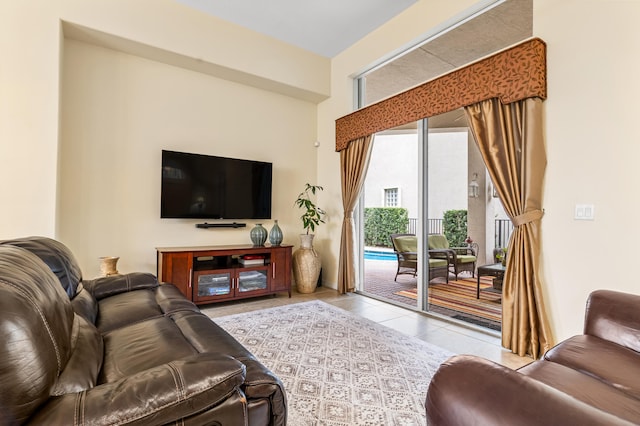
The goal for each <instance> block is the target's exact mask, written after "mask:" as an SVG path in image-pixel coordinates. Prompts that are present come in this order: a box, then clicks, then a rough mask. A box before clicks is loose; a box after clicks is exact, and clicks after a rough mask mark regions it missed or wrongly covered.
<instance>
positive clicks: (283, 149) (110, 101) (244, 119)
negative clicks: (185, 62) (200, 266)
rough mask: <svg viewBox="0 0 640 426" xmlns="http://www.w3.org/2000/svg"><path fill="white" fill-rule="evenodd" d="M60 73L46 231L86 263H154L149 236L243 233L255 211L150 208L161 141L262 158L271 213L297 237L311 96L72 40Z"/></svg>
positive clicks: (174, 241)
mask: <svg viewBox="0 0 640 426" xmlns="http://www.w3.org/2000/svg"><path fill="white" fill-rule="evenodd" d="M62 75H63V80H62V82H63V84H62V87H63V91H62V96H61V99H62V102H61V105H62V107H61V110H62V122H61V138H60V179H59V183H58V188H59V197H58V202H59V205H58V211H59V216H58V221H57V225H58V227H57V232H56V234H57V236H58V237H59V238H61V239H64V241H65V242H66V243H67V244H69V245H70V246H72V247H75V248H76V250H75V253H76V256H77V257H78V260H79V262H80V264H81V265H82V268H83V271H84V273H85V275H87V276H92V275H95V274H97V273H98V261H97V260H96V259H97V258H98V257H99V256H109V255H117V256H120V257H121V260H120V261H119V263H118V267H119V270H121V271H134V270H138V271H139V270H143V271H152V272H155V265H156V258H155V252H154V247H158V246H176V245H177V246H185V245H187V246H188V245H211V244H238V243H250V242H251V241H250V239H249V230H250V229H251V227H252V226H253V224H254V223H256V221H240V222H244V223H248V227H247V228H240V229H226V228H225V229H208V230H205V229H197V228H196V227H195V226H194V225H195V224H196V223H199V222H204V221H203V220H180V219H160V154H161V150H162V149H170V150H177V151H186V152H195V153H202V154H208V155H218V156H223V157H232V158H243V159H250V160H258V161H267V162H272V163H273V210H272V217H273V218H274V219H278V220H279V223H280V224H281V227H282V229H283V232H284V235H285V243H291V244H297V235H298V234H299V233H300V229H299V228H300V227H299V226H298V220H297V216H298V214H297V211H296V210H295V209H294V208H293V207H292V206H293V200H295V198H296V196H297V194H298V192H300V190H301V189H302V188H303V186H304V183H305V182H306V181H313V180H314V179H315V174H316V162H315V150H316V148H315V147H314V146H313V141H314V140H315V135H316V106H315V105H314V104H312V103H310V102H305V101H301V100H296V99H292V98H290V97H287V96H283V95H280V94H275V93H272V92H268V91H265V90H260V89H256V88H253V87H248V86H245V85H240V84H237V83H232V82H228V81H226V80H221V79H217V78H215V77H211V76H209V75H205V74H202V73H198V72H194V71H189V70H185V69H183V68H177V67H173V66H170V65H165V64H162V63H159V62H155V61H150V60H147V59H142V58H140V57H138V56H132V55H128V54H124V53H121V52H117V51H113V50H110V49H105V48H102V47H97V46H95V45H92V44H87V43H83V42H78V41H74V40H66V41H65V47H64V61H63V71H62ZM305 141H306V142H307V143H303V142H305ZM257 222H260V223H264V225H265V227H266V228H267V229H270V228H271V226H272V224H273V221H272V220H267V221H257Z"/></svg>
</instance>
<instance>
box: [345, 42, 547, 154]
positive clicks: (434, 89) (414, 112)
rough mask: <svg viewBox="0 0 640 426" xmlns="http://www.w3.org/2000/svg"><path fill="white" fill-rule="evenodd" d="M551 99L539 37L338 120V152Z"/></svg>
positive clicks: (542, 48)
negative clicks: (456, 114)
mask: <svg viewBox="0 0 640 426" xmlns="http://www.w3.org/2000/svg"><path fill="white" fill-rule="evenodd" d="M532 97H538V98H542V99H546V97H547V68H546V45H545V43H544V41H542V40H540V39H538V38H535V39H531V40H528V41H526V42H524V43H521V44H518V45H516V46H513V47H511V48H509V49H506V50H503V51H501V52H499V53H496V54H495V55H492V56H489V57H487V58H484V59H482V60H480V61H478V62H474V63H472V64H470V65H468V66H466V67H464V68H460V69H457V70H454V71H452V72H450V73H448V74H445V75H443V76H441V77H438V78H436V79H434V80H431V81H428V82H426V83H423V84H421V85H420V86H417V87H414V88H413V89H410V90H407V91H406V92H402V93H399V94H397V95H395V96H393V97H391V98H388V99H385V100H383V101H380V102H378V103H376V104H373V105H370V106H368V107H366V108H363V109H360V110H358V111H355V112H353V113H351V114H349V115H346V116H344V117H341V118H339V119H337V120H336V151H341V150H343V149H345V148H346V147H347V145H348V144H349V141H352V140H354V139H357V138H360V137H363V136H366V135H370V134H373V133H376V132H380V131H382V130H387V129H391V128H394V127H397V126H401V125H403V124H407V123H410V122H412V121H417V120H421V119H423V118H426V117H433V116H434V115H438V114H442V113H445V112H449V111H453V110H456V109H458V108H462V107H465V106H467V105H472V104H475V103H477V102H480V101H484V100H487V99H491V98H500V100H501V101H502V102H503V103H505V104H507V103H511V102H515V101H518V100H521V99H526V98H532Z"/></svg>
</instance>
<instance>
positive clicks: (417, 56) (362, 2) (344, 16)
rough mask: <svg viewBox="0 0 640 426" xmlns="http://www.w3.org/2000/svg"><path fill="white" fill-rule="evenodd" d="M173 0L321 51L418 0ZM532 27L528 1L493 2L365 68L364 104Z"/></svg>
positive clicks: (342, 45) (439, 121)
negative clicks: (392, 57) (458, 22)
mask: <svg viewBox="0 0 640 426" xmlns="http://www.w3.org/2000/svg"><path fill="white" fill-rule="evenodd" d="M176 1H177V2H179V3H182V4H184V5H186V6H189V7H192V8H195V9H198V10H200V11H202V12H205V13H208V14H211V15H214V16H216V17H218V18H221V19H224V20H226V21H230V22H233V23H236V24H238V25H241V26H243V27H246V28H249V29H251V30H254V31H257V32H259V33H262V34H266V35H269V36H272V37H274V38H276V39H279V40H281V41H284V42H286V43H289V44H292V45H295V46H298V47H301V48H303V49H306V50H309V51H312V52H315V53H317V54H319V55H322V56H326V57H333V56H335V55H337V54H338V53H340V52H341V51H343V50H344V49H346V48H348V47H349V46H351V45H352V44H354V43H355V42H356V41H358V40H359V39H361V38H363V37H364V36H365V35H367V34H368V33H370V32H371V31H373V30H375V29H376V28H378V27H379V26H381V25H382V24H384V23H385V22H387V21H388V20H390V19H392V18H393V17H394V16H396V15H398V14H399V13H401V12H402V11H404V10H405V9H407V8H408V7H409V6H411V5H413V4H414V3H416V2H417V1H418V0H347V1H344V0H322V1H315V2H310V1H300V0H269V1H257V0H176ZM478 3H482V2H481V1H478ZM485 3H486V2H485ZM365 18H366V19H365ZM532 27H533V0H505V1H503V2H501V3H497V6H493V7H490V8H489V9H488V10H486V11H485V12H484V13H481V14H479V15H478V16H476V17H474V18H473V19H470V20H467V21H465V22H462V23H460V24H459V25H457V26H455V27H453V28H448V29H446V30H444V31H442V33H441V34H438V35H436V36H435V37H432V39H430V40H429V41H427V42H426V43H424V44H423V45H421V46H418V47H415V48H413V49H411V50H409V51H407V52H405V54H404V55H402V56H400V57H396V58H394V59H393V60H392V61H390V62H389V63H386V64H384V65H381V66H379V67H376V68H375V69H373V70H372V71H370V72H368V73H367V74H366V85H365V105H370V104H372V103H375V102H378V101H380V100H382V99H385V98H388V97H389V96H392V95H394V94H397V93H400V92H402V91H405V90H407V89H409V88H411V87H414V86H417V85H419V84H422V83H424V82H426V81H429V80H431V79H433V78H435V77H438V76H440V75H443V74H445V73H448V72H450V71H452V70H454V69H456V68H459V67H461V66H464V65H466V64H469V63H471V62H474V61H476V60H478V59H480V58H482V57H485V56H487V55H490V54H492V53H494V52H497V51H499V50H501V49H504V48H506V47H509V46H511V45H513V44H516V43H518V42H520V41H522V40H525V39H527V38H529V37H531V36H532V34H533V28H532ZM410 126H411V125H410ZM410 126H409V127H410ZM461 126H466V121H465V118H464V111H462V110H457V111H452V112H450V113H446V114H441V115H439V116H436V117H432V118H430V119H429V127H430V128H437V127H440V128H441V127H461ZM404 127H406V126H404ZM413 127H415V124H413Z"/></svg>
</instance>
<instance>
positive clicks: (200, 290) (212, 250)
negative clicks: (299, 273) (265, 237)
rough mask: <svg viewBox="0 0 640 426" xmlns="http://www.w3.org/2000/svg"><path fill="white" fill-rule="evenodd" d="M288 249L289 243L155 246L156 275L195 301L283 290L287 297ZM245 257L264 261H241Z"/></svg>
mask: <svg viewBox="0 0 640 426" xmlns="http://www.w3.org/2000/svg"><path fill="white" fill-rule="evenodd" d="M291 250H292V246H290V245H281V246H269V245H267V246H263V247H256V246H252V245H229V246H205V247H158V248H156V251H157V255H158V277H159V278H160V281H161V282H167V283H172V284H174V285H175V286H176V287H178V288H179V289H180V291H181V292H182V293H183V294H184V295H185V296H186V297H187V298H188V299H189V300H192V301H193V302H194V303H196V304H205V303H215V302H222V301H229V300H235V299H244V298H247V297H257V296H264V295H268V294H274V293H278V292H285V291H286V292H287V293H289V297H291ZM245 257H247V258H249V257H252V258H256V257H257V258H259V259H264V261H258V262H259V264H255V263H254V264H250V263H251V261H250V260H246V264H242V263H241V259H243V258H245ZM254 262H255V260H254Z"/></svg>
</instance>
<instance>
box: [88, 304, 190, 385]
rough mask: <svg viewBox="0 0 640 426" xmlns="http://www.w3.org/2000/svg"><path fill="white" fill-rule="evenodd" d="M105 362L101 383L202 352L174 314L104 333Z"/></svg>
mask: <svg viewBox="0 0 640 426" xmlns="http://www.w3.org/2000/svg"><path fill="white" fill-rule="evenodd" d="M102 337H103V340H104V362H103V367H102V372H101V374H100V378H99V382H100V383H111V382H114V381H116V380H119V379H121V378H123V377H126V376H130V375H134V374H137V373H139V372H141V371H145V370H148V369H150V368H153V367H157V366H159V365H162V364H165V363H168V362H171V361H173V360H175V359H181V358H185V357H187V356H190V355H195V354H197V353H198V351H196V350H195V349H194V348H193V346H191V344H189V342H188V341H187V339H186V338H185V336H184V334H183V333H182V331H181V330H180V328H179V327H178V326H177V325H176V324H175V322H174V321H173V320H172V319H171V317H170V316H159V317H156V318H151V319H147V320H145V321H140V322H137V323H135V324H131V325H129V326H126V327H120V328H117V329H115V330H112V331H110V332H108V333H105V334H103V336H102Z"/></svg>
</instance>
